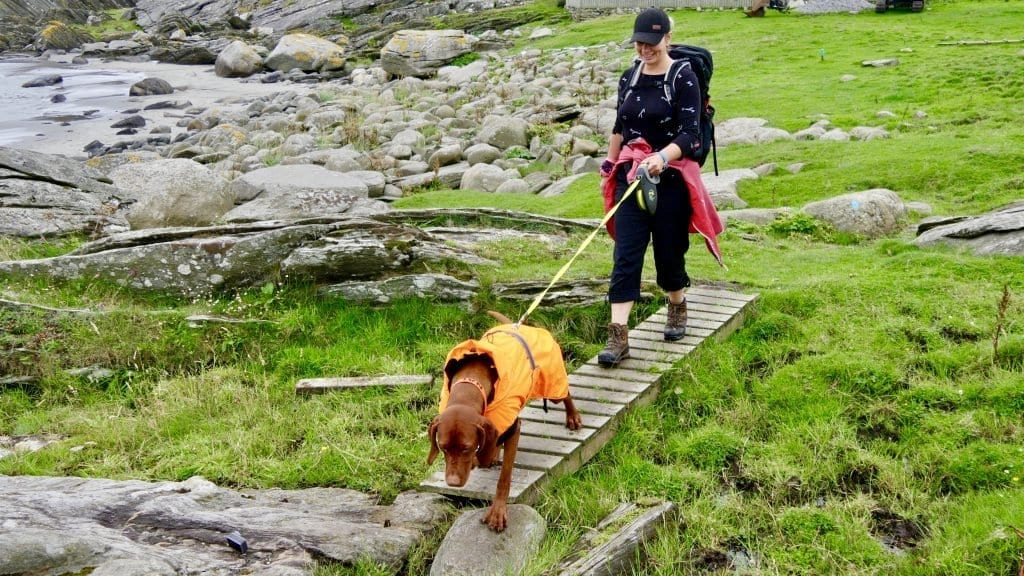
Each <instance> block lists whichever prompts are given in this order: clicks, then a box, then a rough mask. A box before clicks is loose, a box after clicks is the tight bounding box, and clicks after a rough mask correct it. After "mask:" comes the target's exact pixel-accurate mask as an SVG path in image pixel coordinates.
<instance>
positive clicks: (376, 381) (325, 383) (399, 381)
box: [295, 374, 434, 394]
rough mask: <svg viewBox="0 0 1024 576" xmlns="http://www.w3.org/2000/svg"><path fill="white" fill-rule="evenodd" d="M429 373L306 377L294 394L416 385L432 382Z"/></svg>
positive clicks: (299, 383)
mask: <svg viewBox="0 0 1024 576" xmlns="http://www.w3.org/2000/svg"><path fill="white" fill-rule="evenodd" d="M433 383H434V377H433V375H431V374H411V375H405V376H354V377H351V378H306V379H303V380H299V381H298V382H296V383H295V393H296V394H323V393H324V392H329V391H331V390H344V389H347V388H367V387H370V386H416V385H420V384H433Z"/></svg>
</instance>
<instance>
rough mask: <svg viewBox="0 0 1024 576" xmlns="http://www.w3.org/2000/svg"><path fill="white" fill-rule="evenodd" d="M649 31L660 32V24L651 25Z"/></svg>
mask: <svg viewBox="0 0 1024 576" xmlns="http://www.w3.org/2000/svg"><path fill="white" fill-rule="evenodd" d="M651 30H659V31H660V30H661V24H653V25H651Z"/></svg>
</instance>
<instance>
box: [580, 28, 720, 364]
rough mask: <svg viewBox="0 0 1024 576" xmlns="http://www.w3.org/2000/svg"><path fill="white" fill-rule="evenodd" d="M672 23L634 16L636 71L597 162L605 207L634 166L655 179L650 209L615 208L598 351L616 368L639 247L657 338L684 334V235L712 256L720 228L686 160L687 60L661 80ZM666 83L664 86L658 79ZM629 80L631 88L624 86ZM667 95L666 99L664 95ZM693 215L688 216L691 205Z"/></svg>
mask: <svg viewBox="0 0 1024 576" xmlns="http://www.w3.org/2000/svg"><path fill="white" fill-rule="evenodd" d="M671 30H672V22H671V21H670V20H669V17H668V14H666V13H665V12H664V11H663V10H661V9H660V8H648V9H647V10H644V11H643V12H641V13H640V15H639V16H637V18H636V21H635V22H634V25H633V36H632V38H631V41H632V42H633V43H634V45H635V47H636V53H637V56H638V57H639V66H641V68H640V73H639V75H638V76H637V78H636V81H635V84H634V83H633V74H632V72H633V69H632V68H630V70H627V71H626V72H624V73H623V75H622V77H621V78H620V80H619V103H618V111H617V114H616V117H615V126H614V127H613V128H612V134H611V137H610V138H609V143H608V157H607V158H606V159H605V161H604V162H603V163H602V165H601V176H602V178H603V185H604V192H605V206H606V208H610V207H611V206H613V205H616V204H618V202H619V200H620V199H621V198H622V195H623V194H624V193H625V191H626V190H627V188H628V187H629V184H630V183H631V182H632V181H633V179H634V178H635V177H636V171H637V170H638V169H639V168H640V167H643V168H645V169H646V170H647V172H648V173H649V174H650V175H651V176H653V177H655V178H659V179H660V182H659V183H658V184H657V192H658V197H657V209H656V210H655V213H654V214H650V213H648V212H647V210H645V209H644V208H642V207H641V206H640V205H639V204H638V203H637V202H634V201H629V200H627V201H626V202H623V203H622V204H621V205H620V206H619V208H618V210H617V211H616V213H615V222H614V227H611V226H610V227H609V231H610V232H613V235H614V238H615V251H614V256H613V267H612V275H611V282H610V285H609V289H608V301H609V302H610V303H611V323H610V324H609V326H608V343H607V345H606V346H605V348H604V350H602V351H601V353H600V354H599V355H598V363H599V364H600V365H601V366H605V367H613V366H617V365H618V364H619V362H621V361H622V360H623V359H625V358H628V357H629V334H628V333H629V327H628V325H629V313H630V311H631V310H632V308H633V302H635V301H636V300H637V299H638V298H639V297H640V281H641V274H642V272H643V265H644V257H645V254H646V252H647V245H648V244H653V245H654V264H655V268H656V269H657V283H658V286H660V287H661V289H662V290H664V291H665V293H666V296H667V298H668V321H667V322H666V323H665V330H664V336H665V340H669V341H675V340H679V339H681V338H682V337H683V336H684V335H685V334H686V297H685V292H684V290H685V288H687V287H688V286H689V285H690V278H689V276H688V275H687V274H686V251H687V250H688V249H689V247H690V237H689V233H690V232H691V231H693V232H698V233H700V234H701V235H703V236H704V238H705V240H706V241H707V242H708V247H709V249H711V251H712V254H713V255H715V257H716V258H719V256H718V247H717V244H715V236H716V235H717V234H718V233H719V232H721V230H722V225H721V222H720V221H719V219H718V216H717V214H715V212H714V205H713V204H712V203H711V201H710V197H709V196H708V194H707V190H706V189H705V188H704V184H703V182H702V181H701V179H700V167H699V166H698V165H697V163H696V162H694V161H693V160H692V159H691V157H692V156H694V155H695V152H696V151H697V150H699V148H700V112H701V107H702V105H703V103H702V102H701V94H700V88H699V85H698V83H697V77H696V75H695V74H694V72H693V70H692V69H691V68H690V67H689V65H683V66H682V67H681V68H679V74H678V75H675V77H674V78H668V77H667V76H668V75H667V72H668V71H669V68H670V67H671V66H672V58H671V57H670V56H669V54H668V50H669V47H670V41H671ZM666 81H669V82H672V90H671V92H668V91H666V90H665V86H664V83H665V82H666ZM631 84H634V85H631ZM669 93H671V94H674V96H673V98H672V101H669V99H668V98H666V95H667V94H669ZM695 206H696V207H697V215H698V216H699V217H698V218H694V207H695Z"/></svg>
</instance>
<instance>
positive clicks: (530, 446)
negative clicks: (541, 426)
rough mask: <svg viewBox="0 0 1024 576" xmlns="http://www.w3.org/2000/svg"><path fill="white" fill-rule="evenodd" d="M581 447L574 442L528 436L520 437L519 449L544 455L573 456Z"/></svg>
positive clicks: (521, 435)
mask: <svg viewBox="0 0 1024 576" xmlns="http://www.w3.org/2000/svg"><path fill="white" fill-rule="evenodd" d="M579 447H580V443H579V442H574V441H572V440H558V439H555V438H542V437H540V436H531V435H527V434H520V435H519V448H522V449H523V450H529V451H530V452H540V453H542V454H561V455H563V456H564V455H566V454H572V453H573V451H575V450H576V449H577V448H579Z"/></svg>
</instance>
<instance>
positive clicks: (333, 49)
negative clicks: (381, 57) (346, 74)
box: [263, 33, 345, 72]
mask: <svg viewBox="0 0 1024 576" xmlns="http://www.w3.org/2000/svg"><path fill="white" fill-rule="evenodd" d="M263 65H264V66H266V67H267V68H269V69H271V70H280V71H282V72H287V71H289V70H292V69H295V68H298V69H299V70H302V71H304V72H327V71H331V70H340V69H342V68H344V67H345V49H344V48H342V47H341V46H339V45H337V44H335V43H334V42H331V41H330V40H324V39H323V38H318V37H316V36H313V35H312V34H301V33H297V34H288V35H285V36H283V37H282V38H281V39H280V40H279V41H278V42H277V46H275V47H274V49H273V50H272V51H271V52H270V55H268V56H267V59H266V61H264V63H263Z"/></svg>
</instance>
